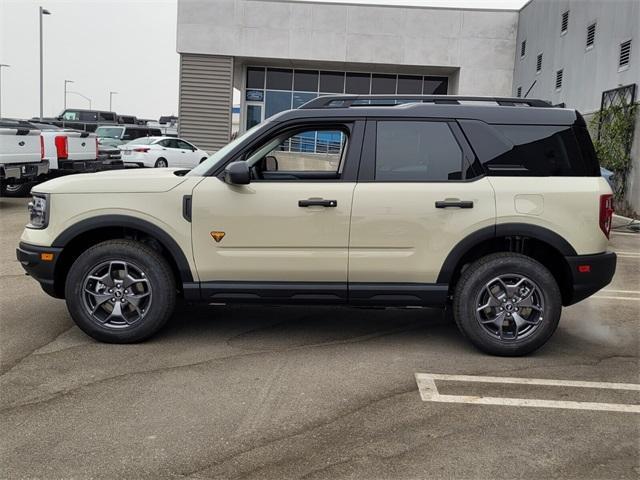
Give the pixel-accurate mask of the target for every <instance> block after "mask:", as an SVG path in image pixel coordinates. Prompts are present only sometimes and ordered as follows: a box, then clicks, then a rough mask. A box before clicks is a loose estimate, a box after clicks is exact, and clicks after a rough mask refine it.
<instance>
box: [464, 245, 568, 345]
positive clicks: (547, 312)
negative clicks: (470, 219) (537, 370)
mask: <svg viewBox="0 0 640 480" xmlns="http://www.w3.org/2000/svg"><path fill="white" fill-rule="evenodd" d="M453 308H454V316H455V320H456V323H457V325H458V328H459V329H460V330H461V331H462V333H463V334H464V335H465V336H466V337H467V338H468V339H469V340H470V341H471V342H472V343H473V344H474V345H475V346H476V347H477V348H479V349H480V350H482V351H484V352H487V353H490V354H493V355H503V356H517V355H525V354H527V353H529V352H532V351H534V350H536V349H537V348H539V347H541V346H542V345H543V344H544V343H545V342H546V341H547V340H548V339H549V337H551V335H552V334H553V332H554V331H555V330H556V328H557V326H558V322H559V320H560V313H561V310H562V299H561V296H560V290H559V288H558V284H557V283H556V280H555V278H554V277H553V275H552V274H551V272H549V270H548V269H547V268H546V267H544V266H543V265H542V264H541V263H539V262H537V261H536V260H534V259H532V258H530V257H527V256H525V255H521V254H517V253H496V254H491V255H488V256H486V257H483V258H481V259H480V260H477V261H476V262H474V263H473V264H471V265H469V266H468V267H467V268H466V269H465V270H464V271H463V273H462V275H461V277H460V281H459V282H458V284H457V286H456V290H455V294H454V300H453Z"/></svg>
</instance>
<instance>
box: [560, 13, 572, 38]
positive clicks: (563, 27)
mask: <svg viewBox="0 0 640 480" xmlns="http://www.w3.org/2000/svg"><path fill="white" fill-rule="evenodd" d="M569 12H570V10H565V11H564V12H562V15H560V35H565V34H566V33H567V32H568V31H569Z"/></svg>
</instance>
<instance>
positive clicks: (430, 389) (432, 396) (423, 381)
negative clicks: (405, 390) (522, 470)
mask: <svg viewBox="0 0 640 480" xmlns="http://www.w3.org/2000/svg"><path fill="white" fill-rule="evenodd" d="M415 377H416V383H417V384H418V390H419V392H420V397H421V398H422V401H423V402H442V403H468V404H474V405H504V406H513V407H540V408H565V409H572V410H596V411H608V412H627V413H640V405H630V404H624V403H598V402H573V401H566V400H542V399H535V398H508V397H483V396H475V395H441V394H440V392H438V387H436V382H435V381H436V380H445V381H450V382H452V381H453V382H480V383H508V384H516V385H545V386H553V387H571V388H598V389H608V390H631V391H640V385H639V384H635V383H610V382H582V381H574V380H551V379H542V378H513V377H483V376H476V375H445V374H438V373H416V374H415Z"/></svg>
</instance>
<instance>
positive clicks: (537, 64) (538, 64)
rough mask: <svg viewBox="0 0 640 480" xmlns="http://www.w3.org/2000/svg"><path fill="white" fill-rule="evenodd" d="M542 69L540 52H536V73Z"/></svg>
mask: <svg viewBox="0 0 640 480" xmlns="http://www.w3.org/2000/svg"><path fill="white" fill-rule="evenodd" d="M541 71H542V54H541V53H539V54H538V59H537V60H536V73H540V72H541Z"/></svg>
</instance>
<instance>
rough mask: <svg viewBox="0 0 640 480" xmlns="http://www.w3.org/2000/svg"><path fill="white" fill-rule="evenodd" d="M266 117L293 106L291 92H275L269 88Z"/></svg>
mask: <svg viewBox="0 0 640 480" xmlns="http://www.w3.org/2000/svg"><path fill="white" fill-rule="evenodd" d="M265 100H266V102H265V115H264V117H265V118H269V117H270V116H272V115H275V114H276V113H280V112H283V111H284V110H289V109H290V108H291V92H273V91H270V90H267V95H266V98H265Z"/></svg>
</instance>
